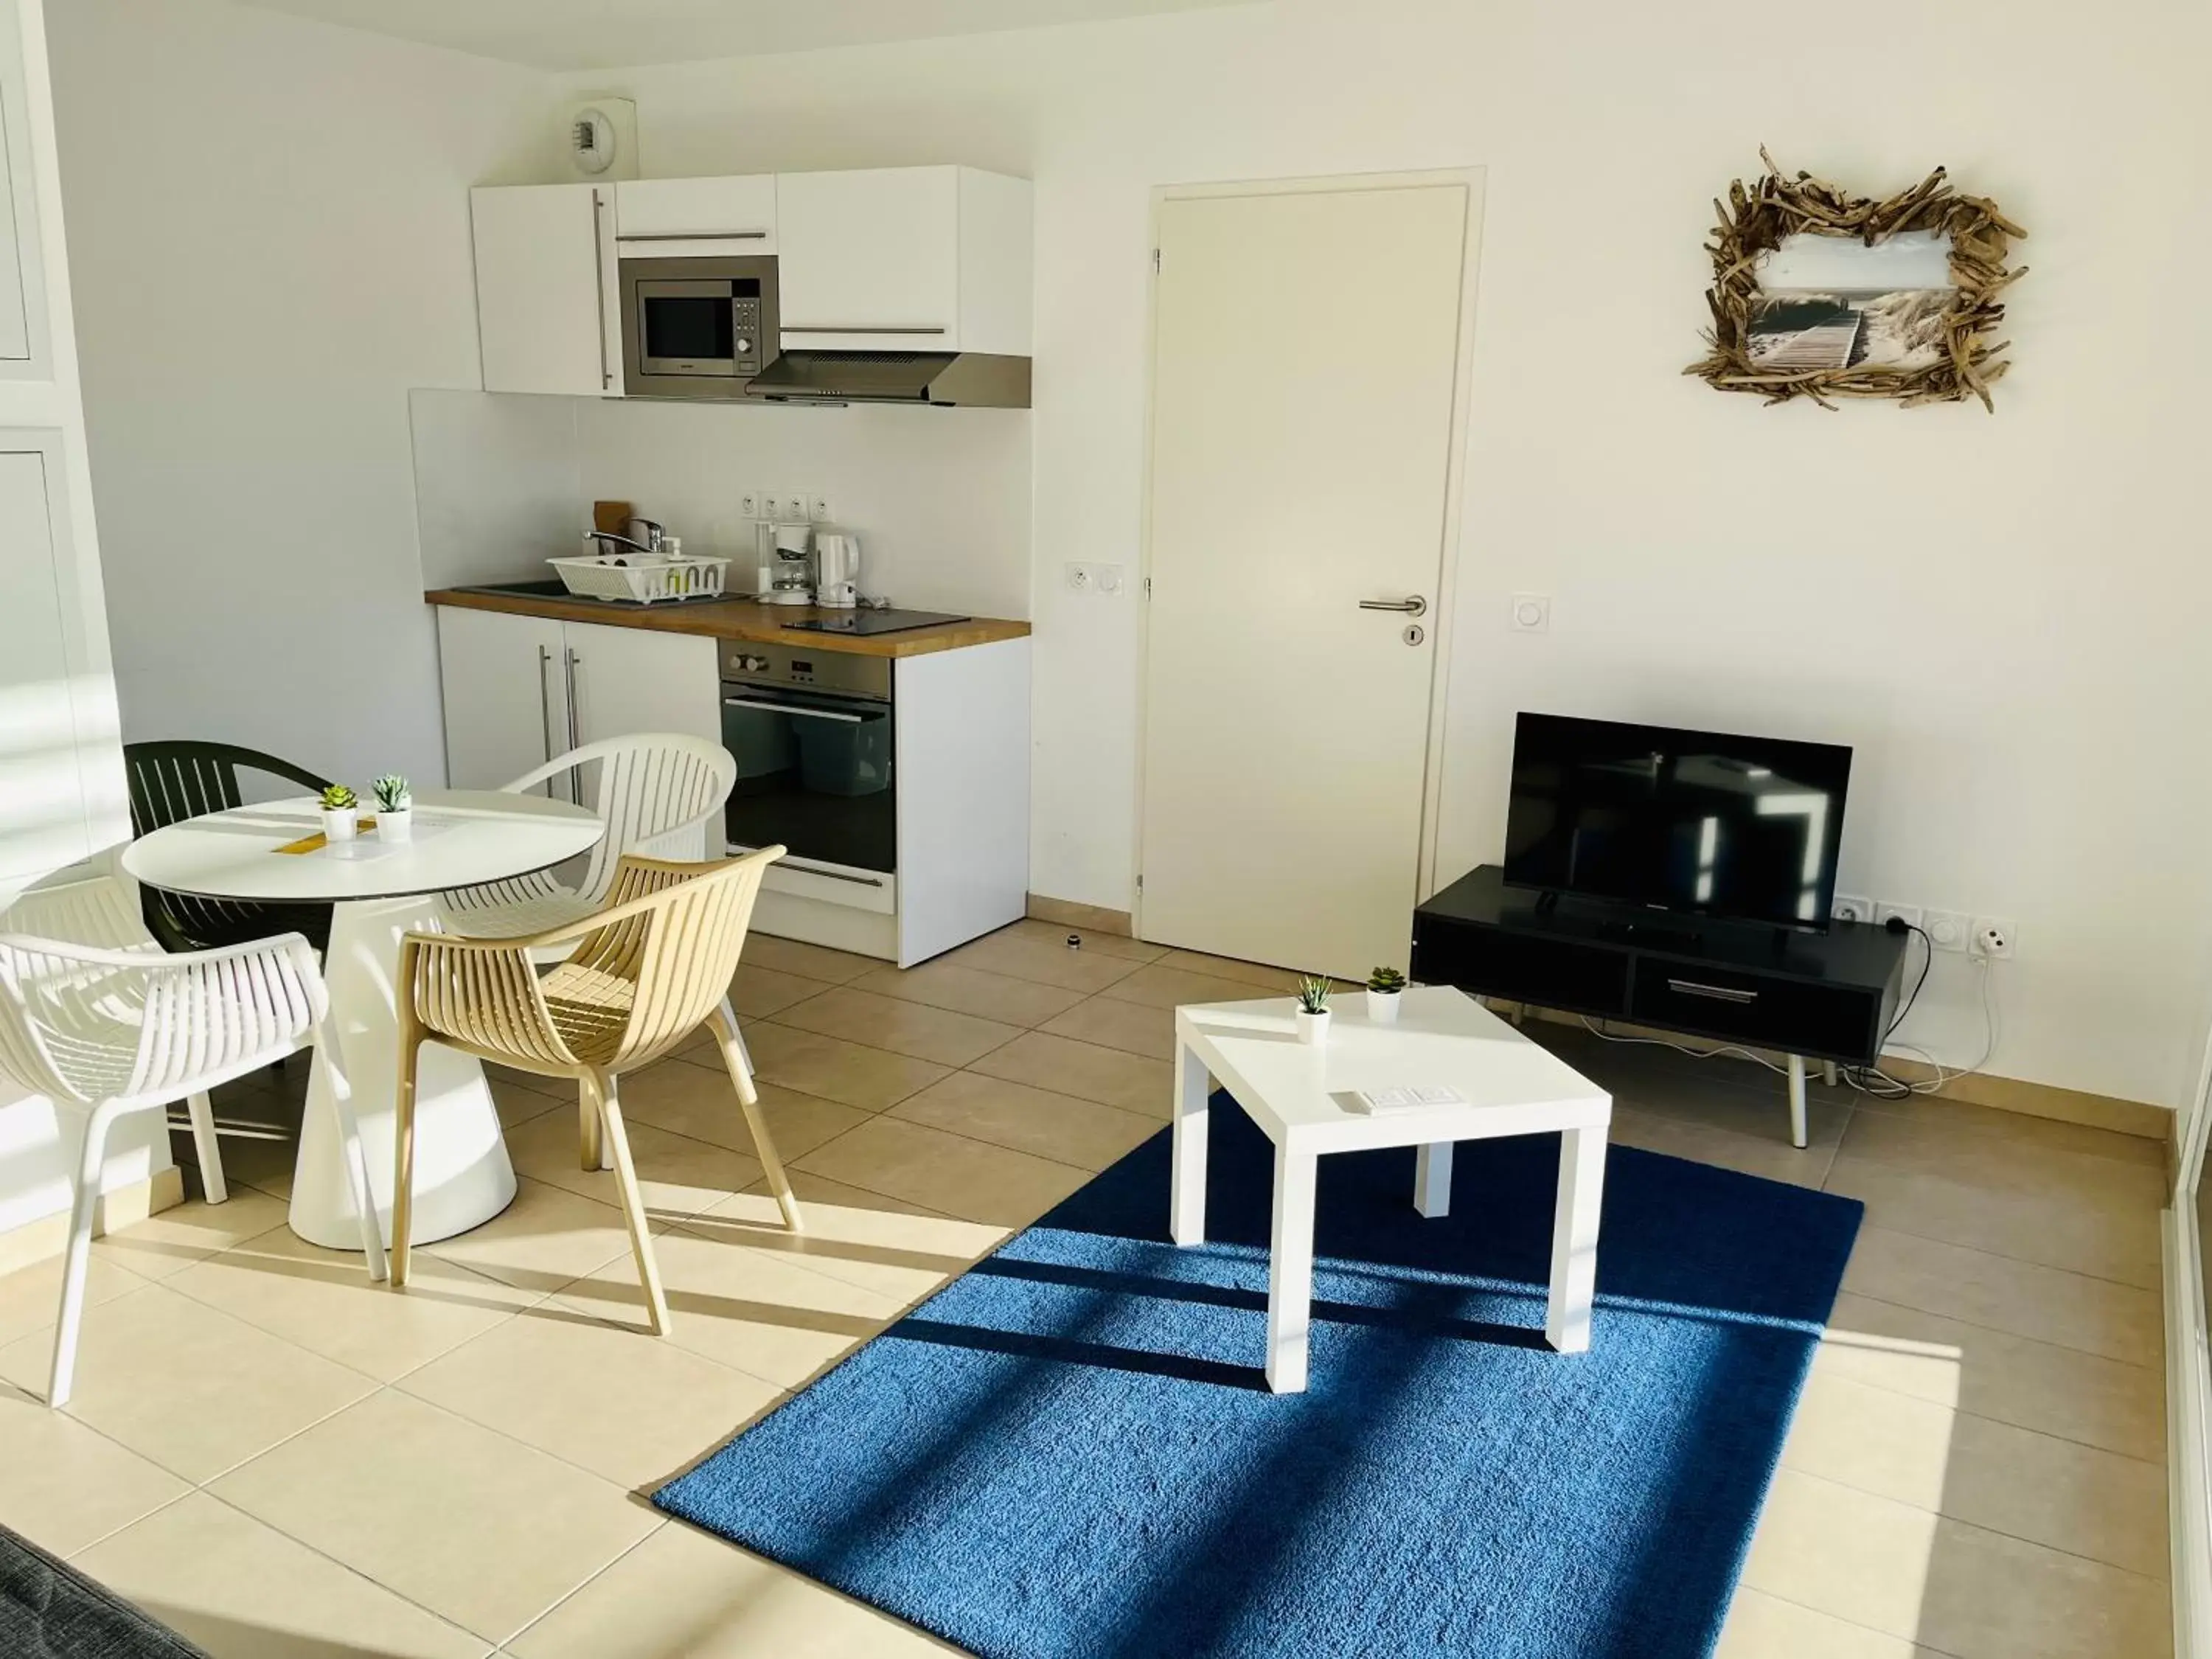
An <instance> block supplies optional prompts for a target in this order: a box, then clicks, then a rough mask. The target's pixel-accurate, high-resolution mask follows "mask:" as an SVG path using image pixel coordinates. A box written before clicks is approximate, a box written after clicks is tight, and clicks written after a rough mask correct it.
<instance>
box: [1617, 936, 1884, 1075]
mask: <svg viewBox="0 0 2212 1659" xmlns="http://www.w3.org/2000/svg"><path fill="white" fill-rule="evenodd" d="M1628 1017H1629V1018H1631V1019H1632V1020H1635V1021H1637V1022H1638V1023H1639V1024H1648V1025H1660V1026H1665V1027H1668V1029H1670V1030H1678V1031H1695V1032H1702V1033H1704V1034H1705V1035H1706V1036H1717V1037H1727V1038H1731V1039H1733V1040H1735V1041H1737V1042H1754V1043H1758V1044H1759V1045H1760V1046H1761V1047H1764V1048H1781V1049H1786V1050H1788V1051H1790V1052H1792V1053H1795V1054H1814V1055H1824V1054H1825V1055H1833V1056H1837V1057H1838V1058H1850V1059H1856V1058H1857V1057H1858V1056H1860V1055H1861V1054H1863V1053H1864V1051H1865V1048H1866V1042H1867V1026H1868V1022H1869V1018H1871V1017H1872V1014H1871V1011H1870V1010H1869V1006H1868V1004H1867V1000H1866V999H1865V998H1864V997H1863V996H1859V995H1854V994H1851V993H1850V992H1848V991H1844V990H1840V989H1838V988H1836V987H1829V986H1824V985H1820V984H1816V983H1808V982H1807V981H1802V980H1791V979H1779V978H1772V977H1770V976H1768V975H1763V974H1747V973H1741V972H1738V971H1736V970H1735V969H1728V968H1722V967H1719V966H1708V965H1706V964H1705V963H1695V962H1682V961H1679V960H1670V959H1668V958H1667V957H1639V958H1638V961H1637V963H1636V971H1635V975H1634V979H1633V982H1632V986H1631V988H1630V992H1629V1009H1628Z"/></svg>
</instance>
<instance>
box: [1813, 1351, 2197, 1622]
mask: <svg viewBox="0 0 2212 1659" xmlns="http://www.w3.org/2000/svg"><path fill="white" fill-rule="evenodd" d="M1782 1461H1783V1464H1784V1467H1785V1468H1793V1469H1796V1470H1799V1471H1801V1472H1802V1473H1804V1474H1814V1475H1819V1476H1820V1477H1822V1478H1823V1479H1825V1480H1833V1481H1836V1482H1838V1483H1839V1484H1841V1485H1844V1486H1856V1487H1857V1488H1858V1489H1859V1490H1861V1491H1863V1492H1873V1493H1875V1494H1876V1495H1877V1496H1880V1497H1883V1498H1895V1499H1896V1500H1897V1501H1898V1502H1899V1503H1902V1504H1911V1505H1912V1506H1913V1507H1914V1508H1915V1509H1923V1510H1935V1511H1936V1512H1937V1513H1938V1514H1942V1515H1948V1516H1952V1517H1953V1518H1954V1519H1956V1520H1960V1521H1965V1522H1972V1524H1974V1525H1976V1526H1981V1527H1987V1528H1990V1530H1991V1531H1994V1532H2002V1533H2006V1534H2010V1535H2011V1536H2013V1537H2015V1538H2025V1539H2027V1540H2029V1541H2031V1542H2034V1543H2039V1544H2047V1545H2049V1546H2050V1547H2051V1548H2053V1549H2056V1550H2063V1551H2065V1552H2067V1553H2069V1554H2072V1555H2081V1556H2086V1557H2087V1558H2088V1559H2091V1560H2093V1561H2102V1562H2105V1563H2106V1564H2107V1565H2112V1566H2117V1567H2125V1568H2127V1569H2128V1570H2129V1571H2131V1572H2138V1573H2142V1574H2143V1575H2145V1576H2146V1577H2153V1578H2163V1577H2165V1576H2166V1474H2165V1470H2164V1469H2163V1468H2161V1467H2160V1465H2158V1464H2156V1463H2150V1462H2143V1461H2142V1460H2141V1459H2138V1458H2133V1457H2123V1456H2120V1455H2118V1454H2117V1453H2114V1452H2108V1451H2100V1450H2098V1449H2095V1448H2093V1447H2090V1446H2083V1445H2078V1444H2076V1443H2074V1442H2073V1441H2070V1440H2060V1439H2057V1438H2055V1437H2052V1436H2050V1435H2047V1434H2037V1433H2034V1432H2033V1431H2030V1430H2027V1429H2021V1428H2015V1427H2013V1426H2012V1425H2010V1424H2006V1423H1993V1422H1991V1421H1990V1419H1987V1418H1984V1417H1975V1416H1972V1415H1971V1414H1968V1413H1959V1412H1954V1411H1953V1410H1951V1409H1950V1408H1949V1407H1944V1406H1938V1405H1935V1404H1933V1403H1931V1402H1929V1401H1924V1400H1917V1399H1914V1398H1912V1397H1911V1396H1910V1395H1902V1394H1898V1393H1895V1392H1893V1391H1892V1390H1890V1389H1879V1388H1871V1387H1869V1386H1868V1385H1866V1384H1864V1383H1856V1382H1853V1381H1851V1380H1850V1379H1849V1378H1846V1377H1841V1376H1835V1375H1833V1374H1832V1373H1829V1372H1826V1371H1824V1370H1820V1368H1818V1367H1816V1368H1815V1369H1814V1374H1813V1376H1812V1378H1811V1380H1810V1382H1809V1383H1808V1385H1807V1387H1806V1389H1805V1393H1804V1395H1802V1397H1801V1398H1800V1399H1799V1401H1798V1402H1797V1412H1796V1417H1795V1418H1794V1419H1793V1420H1792V1421H1791V1424H1790V1437H1789V1440H1788V1442H1787V1443H1785V1444H1784V1447H1783V1453H1782Z"/></svg>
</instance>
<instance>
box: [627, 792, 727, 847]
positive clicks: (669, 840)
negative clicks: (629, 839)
mask: <svg viewBox="0 0 2212 1659" xmlns="http://www.w3.org/2000/svg"><path fill="white" fill-rule="evenodd" d="M721 816H722V806H721V805H720V803H719V802H718V803H717V804H715V805H713V806H710V807H708V809H707V810H706V811H703V812H702V813H700V814H699V815H698V816H697V817H690V818H686V819H684V822H683V823H678V824H674V825H671V827H670V828H668V829H664V830H662V831H661V832H660V833H659V835H657V836H646V837H645V838H644V839H643V840H641V841H640V842H636V843H635V845H634V846H633V847H632V848H630V851H631V852H633V853H638V854H643V855H644V856H645V857H647V858H679V857H681V856H682V855H683V854H686V853H689V852H692V851H694V850H695V849H696V848H697V846H698V844H699V843H698V842H697V841H696V839H695V837H696V836H697V835H698V833H699V831H700V830H702V829H704V828H706V826H707V825H708V824H709V823H714V822H715V821H716V820H718V819H720V817H721ZM719 851H720V848H709V849H708V857H710V858H712V857H714V855H715V854H716V853H718V852H719ZM625 856H627V854H625Z"/></svg>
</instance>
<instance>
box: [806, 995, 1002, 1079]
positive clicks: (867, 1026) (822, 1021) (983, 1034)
mask: <svg viewBox="0 0 2212 1659" xmlns="http://www.w3.org/2000/svg"><path fill="white" fill-rule="evenodd" d="M776 1023H777V1024H780V1025H788V1026H793V1027H796V1028H797V1029H798V1030H802V1031H813V1032H816V1033H817V1034H819V1035H821V1036H834V1037H843V1038H844V1039H845V1040H846V1041H847V1042H859V1043H865V1044H866V1045H867V1046H868V1047H869V1048H887V1049H889V1050H890V1052H891V1053H893V1054H908V1055H911V1056H912V1057H913V1058H915V1059H916V1060H934V1061H936V1062H937V1064H939V1066H965V1065H966V1064H967V1063H968V1062H969V1060H978V1059H981V1057H982V1056H983V1055H985V1054H989V1053H990V1052H991V1050H992V1049H994V1048H1000V1047H1002V1046H1004V1045H1005V1044H1006V1043H1008V1042H1012V1041H1013V1039H1014V1038H1016V1037H1018V1036H1020V1035H1021V1034H1022V1028H1021V1027H1020V1026H1018V1025H1007V1024H1003V1023H1001V1022H1000V1021H998V1020H995V1019H979V1018H976V1017H975V1015H973V1014H959V1013H955V1012H952V1011H951V1009H949V1008H935V1007H931V1006H927V1005H926V1004H923V1003H920V1002H909V1001H908V1000H906V999H904V998H902V997H886V996H878V995H877V994H874V993H873V992H871V991H862V990H859V989H857V988H855V987H852V986H841V987H838V988H837V989H836V990H834V991H825V992H824V993H823V994H822V995H820V996H818V997H812V998H810V999H808V1000H806V1001H805V1002H802V1003H799V1005H798V1006H795V1007H791V1008H787V1009H785V1010H784V1011H783V1012H781V1013H780V1014H778V1015H777V1016H776Z"/></svg>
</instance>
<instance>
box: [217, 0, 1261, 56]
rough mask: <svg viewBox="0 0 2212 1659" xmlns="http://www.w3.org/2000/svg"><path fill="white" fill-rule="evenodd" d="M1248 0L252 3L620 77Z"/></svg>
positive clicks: (298, 0)
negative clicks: (655, 67) (643, 69)
mask: <svg viewBox="0 0 2212 1659" xmlns="http://www.w3.org/2000/svg"><path fill="white" fill-rule="evenodd" d="M248 3H250V4H253V5H258V6H260V7H262V8H264V9H266V10H270V11H283V12H290V13H292V14H293V15H295V16H300V17H312V18H317V19H319V20H321V21H324V22H326V23H340V24H343V25H345V26H346V27H350V28H358V29H368V30H370V31H371V32H373V33H378V34H390V35H397V36H398V37H399V38H400V39H402V40H420V41H423V42H425V43H427V44H428V45H431V46H450V47H452V48H453V49H454V50H455V51H458V52H475V53H477V55H479V56H481V57H485V58H507V59H509V60H511V61H513V62H514V63H519V64H535V65H537V66H538V67H539V68H541V69H552V70H590V69H616V68H620V67H622V66H623V65H625V64H668V63H678V62H683V61H686V60H690V59H695V58H732V57H738V56H743V55H747V54H753V53H763V52H810V51H812V50H814V49H815V48H817V47H821V46H860V45H863V44H866V43H868V42H871V41H881V40H925V39H927V38H929V37H931V36H933V35H942V34H981V33H987V32H989V31H992V30H994V29H1013V28H1031V27H1038V26H1040V25H1044V24H1052V23H1077V22H1089V21H1096V20H1098V19H1102V18H1109V17H1135V16H1142V15H1147V14H1150V13H1154V12H1168V11H1195V10H1200V9H1205V8H1207V7H1211V6H1216V5H1221V4H1226V3H1237V0H248Z"/></svg>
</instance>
